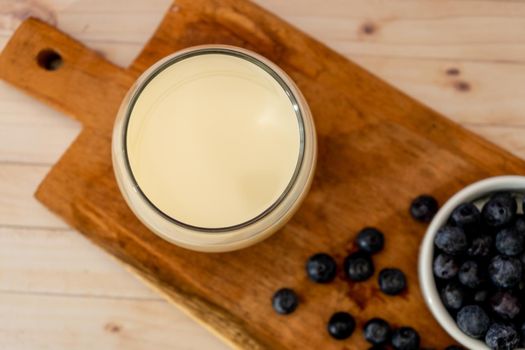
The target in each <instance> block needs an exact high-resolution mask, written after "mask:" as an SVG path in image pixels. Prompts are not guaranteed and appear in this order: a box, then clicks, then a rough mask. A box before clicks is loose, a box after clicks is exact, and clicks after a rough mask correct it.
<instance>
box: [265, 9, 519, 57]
mask: <svg viewBox="0 0 525 350" xmlns="http://www.w3.org/2000/svg"><path fill="white" fill-rule="evenodd" d="M255 2H257V3H258V4H260V5H262V6H264V7H266V8H268V9H270V10H271V11H273V12H274V13H277V14H279V15H280V16H282V17H284V18H286V19H287V20H288V21H290V22H291V23H293V24H294V25H296V26H298V27H299V28H301V29H302V30H304V31H306V32H307V33H310V34H312V35H313V36H314V37H317V38H319V39H320V40H321V41H323V42H326V43H329V44H330V45H331V46H332V47H333V48H335V49H337V50H339V51H340V52H343V53H345V54H352V55H357V54H360V55H363V54H367V55H380V56H385V55H388V56H399V57H408V58H446V59H457V60H476V61H480V60H481V61H505V62H509V61H510V62H524V61H525V41H524V40H523V27H524V25H525V2H523V1H521V2H519V1H518V2H501V1H479V0H471V1H457V0H444V1H428V0H427V1H420V0H397V1H392V0H373V1H369V0H329V1H324V2H323V5H322V6H319V5H320V3H319V1H318V0H291V1H290V0H288V1H280V0H256V1H255ZM314 9H315V10H314Z"/></svg>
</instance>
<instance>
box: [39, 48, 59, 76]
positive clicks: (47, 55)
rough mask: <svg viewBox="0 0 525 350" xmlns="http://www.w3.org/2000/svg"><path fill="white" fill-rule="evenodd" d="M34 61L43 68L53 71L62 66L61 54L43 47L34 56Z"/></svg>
mask: <svg viewBox="0 0 525 350" xmlns="http://www.w3.org/2000/svg"><path fill="white" fill-rule="evenodd" d="M36 62H37V63H38V65H39V66H40V67H42V68H44V69H45V70H49V71H54V70H57V69H58V68H60V67H61V66H62V64H63V63H64V61H63V60H62V56H60V54H59V53H58V52H56V51H55V50H53V49H44V50H42V51H40V52H39V53H38V55H37V56H36Z"/></svg>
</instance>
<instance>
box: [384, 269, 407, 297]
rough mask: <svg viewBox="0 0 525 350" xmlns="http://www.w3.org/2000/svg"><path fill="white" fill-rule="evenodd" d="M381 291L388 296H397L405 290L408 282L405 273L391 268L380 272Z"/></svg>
mask: <svg viewBox="0 0 525 350" xmlns="http://www.w3.org/2000/svg"><path fill="white" fill-rule="evenodd" d="M378 281H379V289H381V291H382V292H383V293H385V294H388V295H397V294H399V293H401V292H402V291H403V290H405V288H406V286H407V281H406V277H405V274H404V273H403V271H401V270H399V269H394V268H389V269H383V270H381V272H379V277H378Z"/></svg>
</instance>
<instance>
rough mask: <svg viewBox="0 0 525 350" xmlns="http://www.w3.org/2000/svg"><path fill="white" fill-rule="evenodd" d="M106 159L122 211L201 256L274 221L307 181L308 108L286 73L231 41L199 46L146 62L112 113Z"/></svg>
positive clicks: (310, 169)
mask: <svg viewBox="0 0 525 350" xmlns="http://www.w3.org/2000/svg"><path fill="white" fill-rule="evenodd" d="M112 155H113V166H114V171H115V176H116V179H117V182H118V185H119V187H120V190H121V192H122V194H123V196H124V199H125V200H126V202H127V204H128V205H129V207H130V208H131V209H132V211H133V212H134V213H135V215H136V216H137V217H138V218H139V219H140V220H141V221H142V222H143V223H144V224H145V225H146V226H147V227H148V228H149V229H151V230H152V231H153V232H154V233H156V234H157V235H158V236H160V237H162V238H164V239H166V240H168V241H170V242H172V243H174V244H177V245H179V246H182V247H185V248H188V249H193V250H199V251H207V252H220V251H230V250H235V249H240V248H244V247H247V246H249V245H252V244H254V243H257V242H259V241H261V240H263V239H265V238H267V237H268V236H270V235H271V234H272V233H274V232H275V231H276V230H278V229H279V228H280V227H282V226H283V225H284V224H285V223H286V222H287V221H288V220H289V219H290V218H291V216H292V215H293V213H294V212H295V211H296V210H297V209H298V207H299V205H300V203H301V202H302V200H303V199H304V197H305V195H306V193H307V192H308V189H309V187H310V184H311V182H312V178H313V173H314V168H315V162H316V155H317V146H316V135H315V127H314V122H313V120H312V116H311V113H310V110H309V108H308V105H307V103H306V101H305V99H304V97H303V95H302V94H301V92H300V91H299V89H298V88H297V86H296V85H295V83H294V82H293V81H292V80H291V79H290V77H289V76H288V75H286V73H284V72H283V71H282V70H281V69H280V68H279V67H277V66H276V65H275V64H273V63H272V62H270V61H268V60H267V59H265V58H264V57H262V56H260V55H258V54H256V53H254V52H251V51H248V50H244V49H241V48H237V47H232V46H222V45H213V46H198V47H192V48H189V49H186V50H183V51H179V52H177V53H174V54H172V55H170V56H168V57H166V58H164V59H162V60H161V61H159V62H157V63H156V64H154V65H153V66H152V67H150V68H149V69H148V70H147V71H146V72H144V73H143V74H142V76H141V77H140V78H139V79H138V80H137V82H136V83H135V84H134V85H133V86H132V88H131V89H130V91H129V92H128V94H127V96H126V97H125V99H124V101H123V102H122V105H121V107H120V110H119V112H118V115H117V119H116V122H115V127H114V131H113V141H112Z"/></svg>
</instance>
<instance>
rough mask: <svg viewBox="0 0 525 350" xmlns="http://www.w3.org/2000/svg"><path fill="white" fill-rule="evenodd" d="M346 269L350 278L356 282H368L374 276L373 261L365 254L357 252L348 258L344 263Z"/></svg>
mask: <svg viewBox="0 0 525 350" xmlns="http://www.w3.org/2000/svg"><path fill="white" fill-rule="evenodd" d="M344 269H345V273H346V275H347V276H348V278H349V279H350V280H352V281H355V282H359V281H364V280H367V279H369V278H370V277H371V276H372V275H373V274H374V264H373V263H372V259H371V258H370V255H369V254H367V253H364V252H356V253H352V254H350V255H349V256H347V257H346V259H345V261H344Z"/></svg>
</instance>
